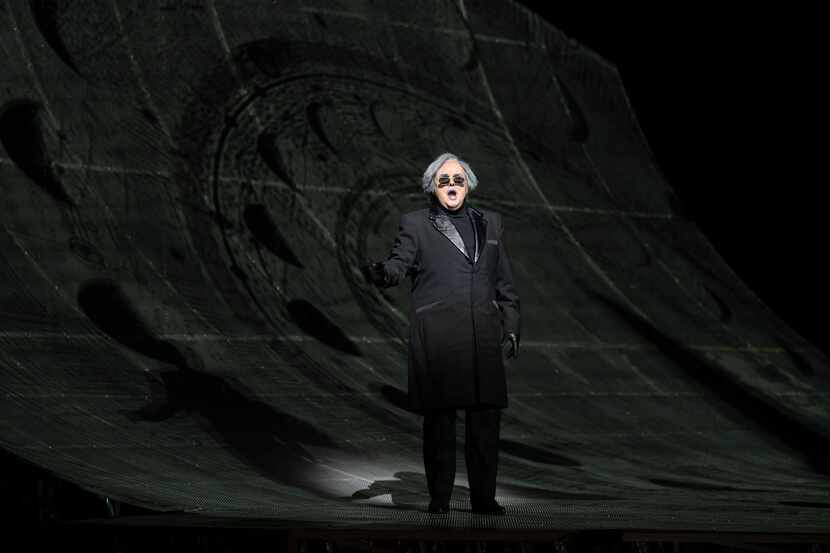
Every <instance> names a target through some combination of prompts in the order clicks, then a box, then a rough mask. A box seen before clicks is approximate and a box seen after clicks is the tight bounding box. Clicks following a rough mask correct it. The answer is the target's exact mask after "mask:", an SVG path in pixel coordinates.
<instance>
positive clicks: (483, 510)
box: [472, 501, 505, 516]
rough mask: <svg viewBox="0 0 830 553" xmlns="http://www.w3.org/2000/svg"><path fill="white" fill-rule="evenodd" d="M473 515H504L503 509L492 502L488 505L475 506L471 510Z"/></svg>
mask: <svg viewBox="0 0 830 553" xmlns="http://www.w3.org/2000/svg"><path fill="white" fill-rule="evenodd" d="M472 511H473V513H475V514H477V515H495V516H501V515H503V514H504V513H505V510H504V507H502V506H501V505H499V504H498V503H496V502H495V501H493V503H491V504H489V505H483V506H482V505H476V506H474V507H473V509H472Z"/></svg>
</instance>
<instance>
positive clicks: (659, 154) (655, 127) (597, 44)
mask: <svg viewBox="0 0 830 553" xmlns="http://www.w3.org/2000/svg"><path fill="white" fill-rule="evenodd" d="M521 3H522V4H525V5H526V6H528V7H530V8H531V9H533V10H534V11H535V12H537V13H539V14H541V15H542V16H543V17H545V19H547V20H548V21H550V22H551V23H552V24H553V25H554V26H556V27H557V28H558V29H560V30H561V31H563V32H564V33H565V34H566V35H568V36H569V37H572V38H574V39H576V40H577V41H578V42H580V43H582V44H583V45H585V46H587V47H589V48H591V49H592V50H594V51H596V52H597V53H598V54H600V55H601V56H603V57H604V58H605V59H607V60H609V61H611V62H613V63H614V64H616V65H617V66H618V67H619V69H620V73H621V75H622V79H623V83H624V84H625V86H626V89H627V91H628V95H629V98H630V100H631V103H632V105H633V107H634V111H635V112H636V115H637V117H638V119H639V121H640V124H641V126H642V128H643V131H644V133H645V135H646V138H647V140H648V142H649V145H650V146H651V149H652V151H653V152H654V154H655V157H656V158H657V162H658V165H659V166H660V168H661V169H662V171H663V173H664V175H665V176H666V178H667V179H668V181H669V184H670V185H671V186H672V187H673V188H674V189H675V190H676V191H677V192H678V194H679V196H680V197H681V198H682V199H683V201H684V203H685V205H686V207H687V208H688V210H689V213H690V214H691V216H692V217H693V218H694V219H695V220H696V222H697V224H698V225H699V226H700V228H701V229H702V230H703V232H704V233H705V234H706V236H707V237H708V238H709V239H710V241H711V242H712V243H713V244H714V245H715V247H716V248H717V249H718V251H719V252H720V253H721V255H722V256H723V257H724V258H725V259H726V260H727V262H728V263H729V264H730V266H731V267H732V268H733V269H734V270H735V271H736V272H737V273H738V275H740V277H741V278H742V279H743V280H744V282H746V283H747V284H748V285H749V286H750V288H752V289H753V290H754V291H755V293H756V294H757V295H759V296H760V297H761V299H762V300H763V301H764V302H765V303H766V304H767V305H769V306H770V307H771V308H772V309H773V310H774V311H775V312H776V313H777V314H778V315H779V316H780V317H781V318H783V319H784V320H786V321H787V322H789V323H790V325H791V326H793V327H794V328H795V329H796V330H797V331H799V332H800V333H801V334H802V335H804V336H805V337H807V338H808V339H810V340H811V341H812V342H813V343H814V344H815V345H817V346H820V347H822V348H823V349H824V350H825V351H830V336H828V335H827V333H826V332H825V330H824V324H823V315H824V313H825V311H826V310H827V308H828V307H829V306H830V301H828V293H827V281H828V277H830V270H828V269H827V268H826V266H825V263H824V257H825V255H826V252H827V246H826V240H825V237H826V235H827V230H828V223H827V215H826V212H825V203H824V200H825V196H826V193H825V188H826V187H827V186H828V183H827V179H826V178H825V177H824V173H823V172H822V167H821V166H822V162H821V160H822V158H823V157H824V156H823V152H821V147H820V146H821V144H824V143H826V138H824V128H823V123H822V122H820V120H819V107H820V105H821V102H820V98H821V97H822V95H823V94H824V92H825V91H824V90H819V88H818V83H819V79H820V76H821V74H822V73H823V71H824V69H823V67H824V66H825V65H826V62H825V61H823V60H822V59H821V53H820V52H821V51H822V48H820V43H819V41H820V37H821V36H822V32H821V30H820V29H819V25H820V24H821V21H822V20H821V18H820V17H819V16H818V15H817V14H816V13H814V12H810V11H804V10H800V9H797V7H795V6H792V5H790V6H787V7H786V8H782V7H781V6H782V4H779V5H778V6H777V9H773V8H764V9H762V10H758V9H753V10H751V11H750V10H743V11H741V10H735V9H734V8H729V9H724V8H723V3H721V6H720V7H719V6H718V5H716V4H713V5H710V6H707V5H701V4H699V3H695V4H688V5H677V4H674V3H670V4H668V5H666V6H662V7H656V8H655V7H645V6H639V7H636V8H632V7H630V6H628V5H618V6H616V7H614V6H609V5H607V4H606V3H602V2H593V3H590V2H579V3H575V2H571V3H569V4H570V5H568V6H566V7H563V5H562V4H561V3H558V2H557V3H553V2H532V1H530V0H528V1H525V2H521ZM625 4H629V3H625Z"/></svg>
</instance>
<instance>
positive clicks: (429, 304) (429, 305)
mask: <svg viewBox="0 0 830 553" xmlns="http://www.w3.org/2000/svg"><path fill="white" fill-rule="evenodd" d="M443 301H444V300H438V301H434V302H431V303H427V304H425V305H422V306H420V307H416V308H415V313H420V312H421V311H426V310H427V309H430V308H432V307H435V306H437V305H438V304H440V303H441V302H443Z"/></svg>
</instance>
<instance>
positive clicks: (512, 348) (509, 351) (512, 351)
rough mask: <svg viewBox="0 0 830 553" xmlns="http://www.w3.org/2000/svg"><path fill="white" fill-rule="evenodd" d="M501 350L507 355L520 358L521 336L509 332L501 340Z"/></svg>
mask: <svg viewBox="0 0 830 553" xmlns="http://www.w3.org/2000/svg"><path fill="white" fill-rule="evenodd" d="M501 351H502V353H503V354H504V356H505V357H512V358H513V359H518V358H519V336H518V335H517V334H513V333H512V332H510V333H508V334H507V335H506V336H505V337H504V339H503V340H502V342H501Z"/></svg>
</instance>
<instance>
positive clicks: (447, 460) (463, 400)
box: [362, 153, 520, 515]
mask: <svg viewBox="0 0 830 553" xmlns="http://www.w3.org/2000/svg"><path fill="white" fill-rule="evenodd" d="M477 183H478V180H477V178H476V176H475V174H474V173H473V171H472V169H471V168H470V166H469V165H468V164H467V163H465V162H464V161H462V160H461V159H459V158H458V157H456V156H455V155H453V154H450V153H445V154H442V155H440V156H438V158H437V159H436V160H435V161H433V162H432V163H431V164H430V165H429V167H427V169H426V171H425V172H424V176H423V182H422V184H423V191H424V193H425V194H427V195H428V196H429V198H430V207H429V208H424V209H420V210H417V211H412V212H410V213H404V214H403V215H401V218H400V226H399V230H398V236H397V237H396V238H395V241H394V244H393V246H392V250H391V253H390V254H389V256H388V258H387V259H386V261H383V262H376V263H369V264H367V265H364V266H363V267H362V269H363V272H364V274H365V275H366V278H367V279H368V280H369V281H370V282H372V283H373V284H374V285H376V286H378V287H383V288H386V287H389V286H396V285H397V284H398V283H399V282H400V281H401V279H402V278H403V277H404V276H409V277H410V278H411V280H412V288H411V290H410V302H409V306H410V307H409V323H410V324H409V400H410V404H411V407H412V408H413V410H415V411H416V412H418V413H421V414H423V416H424V426H423V432H424V434H423V454H424V470H425V472H426V478H427V485H428V487H429V495H430V498H431V501H430V504H429V509H428V510H429V512H430V513H447V512H448V511H449V502H450V496H451V495H452V489H453V482H454V480H455V415H456V409H464V410H465V414H466V417H465V440H464V452H465V460H466V464H467V475H468V479H469V482H470V504H471V507H472V510H473V512H475V513H484V514H495V515H502V514H504V507H502V506H501V505H499V504H498V502H496V499H495V494H496V473H497V469H498V452H499V451H498V448H499V428H500V423H501V409H503V408H505V407H507V382H506V375H505V368H504V367H505V363H507V364H508V366H510V365H512V363H511V360H513V359H516V357H517V356H518V351H519V335H520V325H519V320H520V316H519V296H518V294H517V293H516V290H515V288H514V287H513V275H512V272H511V269H510V262H509V260H508V258H507V252H506V251H505V246H504V227H503V224H502V217H501V215H500V214H498V213H496V212H493V211H489V210H484V209H482V210H479V209H476V208H475V207H473V206H470V205H468V204H469V202H465V199H466V198H467V195H468V193H470V192H472V191H473V190H475V188H476V185H477Z"/></svg>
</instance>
